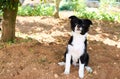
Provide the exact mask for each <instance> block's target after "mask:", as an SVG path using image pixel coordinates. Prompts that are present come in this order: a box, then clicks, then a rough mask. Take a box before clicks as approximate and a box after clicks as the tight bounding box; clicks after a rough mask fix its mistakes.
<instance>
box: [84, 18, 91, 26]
mask: <svg viewBox="0 0 120 79" xmlns="http://www.w3.org/2000/svg"><path fill="white" fill-rule="evenodd" d="M84 22H85V23H86V24H88V25H92V24H93V23H92V21H91V20H89V19H84Z"/></svg>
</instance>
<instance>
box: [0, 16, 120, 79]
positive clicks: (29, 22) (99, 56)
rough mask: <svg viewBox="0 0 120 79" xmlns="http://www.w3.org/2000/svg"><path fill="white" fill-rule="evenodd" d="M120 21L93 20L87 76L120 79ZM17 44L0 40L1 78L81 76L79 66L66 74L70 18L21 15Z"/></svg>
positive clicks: (87, 78)
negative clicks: (89, 70)
mask: <svg viewBox="0 0 120 79" xmlns="http://www.w3.org/2000/svg"><path fill="white" fill-rule="evenodd" d="M119 32H120V24H119V23H117V22H107V21H98V20H93V25H92V27H91V28H90V31H89V36H88V41H89V42H88V51H89V54H90V63H89V66H91V67H92V69H93V73H88V72H87V71H86V70H85V77H84V79H120V47H119V45H120V34H119ZM16 36H17V38H16V40H15V43H10V42H8V43H2V42H1V43H0V79H79V77H78V67H74V66H72V67H71V72H70V74H69V75H64V74H63V71H64V66H59V65H58V64H57V63H58V62H60V61H62V60H63V54H64V51H65V49H66V45H67V41H68V39H69V37H70V26H69V20H67V19H55V18H52V17H17V26H16Z"/></svg>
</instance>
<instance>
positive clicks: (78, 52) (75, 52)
mask: <svg viewBox="0 0 120 79" xmlns="http://www.w3.org/2000/svg"><path fill="white" fill-rule="evenodd" d="M72 35H73V41H72V45H68V49H69V53H70V54H71V55H72V59H73V62H77V61H78V59H79V58H80V56H82V55H83V53H84V49H85V43H84V42H85V39H86V35H87V33H86V34H85V35H81V34H78V33H74V32H73V33H72Z"/></svg>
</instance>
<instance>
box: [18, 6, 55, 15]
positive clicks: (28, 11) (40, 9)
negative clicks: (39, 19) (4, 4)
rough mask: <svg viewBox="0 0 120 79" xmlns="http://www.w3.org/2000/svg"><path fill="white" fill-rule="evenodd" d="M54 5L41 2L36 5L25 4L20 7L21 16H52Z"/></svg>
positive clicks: (19, 13)
mask: <svg viewBox="0 0 120 79" xmlns="http://www.w3.org/2000/svg"><path fill="white" fill-rule="evenodd" d="M53 11H54V7H53V6H50V5H49V4H40V5H37V6H35V7H31V6H23V7H19V8H18V15H20V16H48V15H50V16H52V14H53Z"/></svg>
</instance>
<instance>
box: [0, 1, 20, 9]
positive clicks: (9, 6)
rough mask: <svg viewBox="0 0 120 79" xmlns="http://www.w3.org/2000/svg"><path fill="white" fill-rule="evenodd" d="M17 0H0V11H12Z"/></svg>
mask: <svg viewBox="0 0 120 79" xmlns="http://www.w3.org/2000/svg"><path fill="white" fill-rule="evenodd" d="M18 2H19V0H0V10H3V9H6V8H7V9H14V8H15V7H17V5H18Z"/></svg>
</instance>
